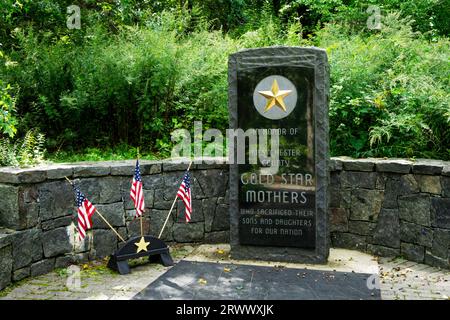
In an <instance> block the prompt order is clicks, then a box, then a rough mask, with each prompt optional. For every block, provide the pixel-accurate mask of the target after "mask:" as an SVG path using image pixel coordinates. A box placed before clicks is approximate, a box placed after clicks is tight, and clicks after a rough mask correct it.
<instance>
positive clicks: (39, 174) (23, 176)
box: [0, 167, 47, 184]
mask: <svg viewBox="0 0 450 320" xmlns="http://www.w3.org/2000/svg"><path fill="white" fill-rule="evenodd" d="M45 179H47V172H46V171H45V170H40V169H35V168H25V169H16V168H12V167H3V168H0V183H14V184H19V183H38V182H42V181H44V180H45Z"/></svg>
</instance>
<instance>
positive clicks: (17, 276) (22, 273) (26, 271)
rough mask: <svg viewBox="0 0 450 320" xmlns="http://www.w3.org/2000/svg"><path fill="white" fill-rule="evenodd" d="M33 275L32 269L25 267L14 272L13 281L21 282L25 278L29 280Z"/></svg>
mask: <svg viewBox="0 0 450 320" xmlns="http://www.w3.org/2000/svg"><path fill="white" fill-rule="evenodd" d="M30 274H31V267H29V266H28V267H25V268H22V269H19V270H16V271H14V272H13V277H12V280H13V281H20V280H23V279H25V278H28V277H29V276H30Z"/></svg>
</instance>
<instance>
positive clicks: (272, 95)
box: [258, 79, 292, 112]
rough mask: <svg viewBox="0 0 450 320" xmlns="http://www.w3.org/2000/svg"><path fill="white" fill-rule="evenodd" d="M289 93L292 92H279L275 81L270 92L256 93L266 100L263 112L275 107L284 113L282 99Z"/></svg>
mask: <svg viewBox="0 0 450 320" xmlns="http://www.w3.org/2000/svg"><path fill="white" fill-rule="evenodd" d="M291 92H292V90H280V88H279V87H278V82H277V79H274V80H273V83H272V88H271V89H270V91H258V93H259V94H260V95H262V96H263V97H264V98H266V99H267V104H266V108H265V109H264V112H267V111H269V110H270V109H272V108H273V106H277V107H279V108H280V109H281V110H283V111H284V112H287V110H286V105H285V104H284V100H283V99H284V98H286V97H287V96H288V95H289V94H290V93H291Z"/></svg>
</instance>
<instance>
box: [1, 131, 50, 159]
mask: <svg viewBox="0 0 450 320" xmlns="http://www.w3.org/2000/svg"><path fill="white" fill-rule="evenodd" d="M44 144H45V137H44V135H43V134H41V133H39V132H37V131H36V130H29V131H27V132H26V134H25V136H24V137H23V138H22V139H16V141H14V142H11V141H10V140H9V139H7V138H5V139H1V140H0V165H2V166H21V167H23V166H32V165H36V164H39V163H41V162H42V161H43V160H44V152H45V149H44Z"/></svg>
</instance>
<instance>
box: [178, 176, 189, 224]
mask: <svg viewBox="0 0 450 320" xmlns="http://www.w3.org/2000/svg"><path fill="white" fill-rule="evenodd" d="M177 197H178V198H180V199H181V200H183V203H184V207H185V211H184V212H185V214H184V216H185V218H186V222H189V221H191V214H192V197H191V181H190V177H189V173H186V174H185V175H184V177H183V182H181V185H180V188H179V189H178V192H177Z"/></svg>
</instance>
